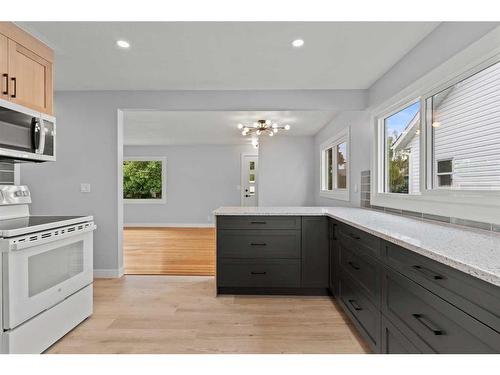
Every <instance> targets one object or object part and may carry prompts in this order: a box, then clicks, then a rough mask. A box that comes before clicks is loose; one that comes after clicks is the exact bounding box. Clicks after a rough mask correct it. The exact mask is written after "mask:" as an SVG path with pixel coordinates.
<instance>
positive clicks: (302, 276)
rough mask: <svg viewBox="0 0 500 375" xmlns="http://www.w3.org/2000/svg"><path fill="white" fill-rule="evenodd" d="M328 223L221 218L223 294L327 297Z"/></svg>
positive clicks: (220, 285)
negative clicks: (319, 295) (325, 295)
mask: <svg viewBox="0 0 500 375" xmlns="http://www.w3.org/2000/svg"><path fill="white" fill-rule="evenodd" d="M328 252H329V237H328V218H327V217H324V216H304V217H300V216H297V217H295V216H272V217H269V216H261V217H258V216H223V217H218V218H217V291H218V293H221V294H223V293H231V294H249V293H250V294H327V293H328V275H329V264H328V257H329V254H328Z"/></svg>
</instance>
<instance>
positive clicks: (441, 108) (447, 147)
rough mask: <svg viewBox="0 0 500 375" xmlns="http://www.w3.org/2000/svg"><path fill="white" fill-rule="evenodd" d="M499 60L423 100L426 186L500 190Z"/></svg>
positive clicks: (433, 187)
mask: <svg viewBox="0 0 500 375" xmlns="http://www.w3.org/2000/svg"><path fill="white" fill-rule="evenodd" d="M499 89H500V63H498V62H497V63H495V64H493V65H490V66H488V67H486V68H483V69H482V70H480V71H477V72H476V73H475V74H473V75H469V76H468V77H467V78H465V79H462V80H460V81H458V82H456V83H455V84H453V85H451V86H448V87H446V88H445V89H441V90H440V91H439V92H437V93H435V94H433V95H430V96H428V97H427V98H426V129H427V133H428V138H427V141H428V148H429V150H430V154H429V155H428V161H427V163H428V164H427V168H428V170H429V172H428V185H427V186H428V188H429V189H439V188H442V187H446V188H448V189H455V190H500V147H499V144H500V90H499Z"/></svg>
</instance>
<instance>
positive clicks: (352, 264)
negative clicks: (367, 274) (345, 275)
mask: <svg viewBox="0 0 500 375" xmlns="http://www.w3.org/2000/svg"><path fill="white" fill-rule="evenodd" d="M347 264H348V265H350V266H351V267H352V268H354V269H355V270H356V271H358V270H360V268H359V266H358V265H356V263H354V262H350V261H349V262H347Z"/></svg>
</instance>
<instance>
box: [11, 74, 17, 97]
mask: <svg viewBox="0 0 500 375" xmlns="http://www.w3.org/2000/svg"><path fill="white" fill-rule="evenodd" d="M10 80H11V81H12V82H14V92H13V93H12V95H11V96H10V97H11V98H15V97H16V95H17V79H16V77H12V78H11V79H10Z"/></svg>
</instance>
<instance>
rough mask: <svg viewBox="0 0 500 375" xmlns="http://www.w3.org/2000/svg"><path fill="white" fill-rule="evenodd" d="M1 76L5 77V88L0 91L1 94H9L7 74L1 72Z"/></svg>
mask: <svg viewBox="0 0 500 375" xmlns="http://www.w3.org/2000/svg"><path fill="white" fill-rule="evenodd" d="M2 77H3V78H5V90H4V91H2V94H4V95H9V75H8V74H7V73H4V74H2Z"/></svg>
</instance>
